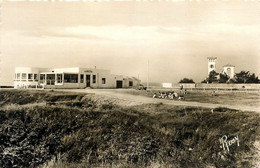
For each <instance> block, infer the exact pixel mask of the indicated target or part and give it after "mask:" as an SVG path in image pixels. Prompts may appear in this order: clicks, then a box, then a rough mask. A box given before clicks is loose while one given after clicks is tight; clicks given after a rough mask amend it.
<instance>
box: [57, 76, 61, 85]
mask: <svg viewBox="0 0 260 168" xmlns="http://www.w3.org/2000/svg"><path fill="white" fill-rule="evenodd" d="M57 83H62V74H57Z"/></svg>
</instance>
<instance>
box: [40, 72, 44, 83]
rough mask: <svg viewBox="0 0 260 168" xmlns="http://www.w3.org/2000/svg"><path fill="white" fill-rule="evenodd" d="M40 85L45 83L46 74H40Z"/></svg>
mask: <svg viewBox="0 0 260 168" xmlns="http://www.w3.org/2000/svg"><path fill="white" fill-rule="evenodd" d="M40 83H45V74H40Z"/></svg>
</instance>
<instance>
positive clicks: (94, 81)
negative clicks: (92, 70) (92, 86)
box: [93, 75, 96, 83]
mask: <svg viewBox="0 0 260 168" xmlns="http://www.w3.org/2000/svg"><path fill="white" fill-rule="evenodd" d="M93 83H96V75H93Z"/></svg>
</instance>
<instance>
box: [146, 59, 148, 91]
mask: <svg viewBox="0 0 260 168" xmlns="http://www.w3.org/2000/svg"><path fill="white" fill-rule="evenodd" d="M146 87H147V89H148V87H149V59H148V61H147V86H146Z"/></svg>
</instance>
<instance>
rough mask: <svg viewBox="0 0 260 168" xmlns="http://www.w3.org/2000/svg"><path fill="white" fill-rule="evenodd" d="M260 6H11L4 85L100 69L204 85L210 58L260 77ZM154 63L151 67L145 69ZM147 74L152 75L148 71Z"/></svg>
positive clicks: (5, 11)
mask: <svg viewBox="0 0 260 168" xmlns="http://www.w3.org/2000/svg"><path fill="white" fill-rule="evenodd" d="M259 18H260V2H257V1H247V2H245V1H243V0H236V1H235V0H234V1H232V0H226V1H217V2H216V1H213V0H208V1H203V2H202V1H200V2H197V1H193V2H190V1H185V2H172V1H168V2H167V1H160V2H158V1H152V2H151V1H146V2H143V1H141V2H136V1H130V2H115V1H109V2H82V1H80V2H50V1H48V2H29V1H25V2H10V1H6V0H3V1H2V8H1V21H2V23H1V24H0V40H1V41H0V51H1V63H0V68H1V73H0V75H1V76H0V85H12V84H13V78H14V68H15V67H23V66H30V67H46V68H48V67H49V68H53V67H90V68H91V67H92V68H93V67H95V66H96V67H97V68H100V69H109V70H111V72H112V73H113V74H118V75H125V76H135V77H139V78H140V79H141V80H142V81H143V82H146V79H147V74H148V69H149V81H150V82H160V83H162V82H172V83H177V82H178V81H180V80H181V79H182V78H191V79H193V80H194V81H195V82H201V81H202V80H203V79H205V78H206V77H207V73H208V72H207V57H217V71H218V72H219V71H221V70H222V68H223V66H224V65H226V64H232V65H234V66H235V72H236V73H238V72H240V71H241V70H246V71H250V72H251V73H255V74H256V75H257V76H260V45H259V44H260V19H259ZM148 60H149V66H148ZM148 67H149V68H148Z"/></svg>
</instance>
